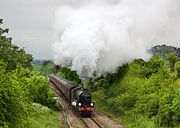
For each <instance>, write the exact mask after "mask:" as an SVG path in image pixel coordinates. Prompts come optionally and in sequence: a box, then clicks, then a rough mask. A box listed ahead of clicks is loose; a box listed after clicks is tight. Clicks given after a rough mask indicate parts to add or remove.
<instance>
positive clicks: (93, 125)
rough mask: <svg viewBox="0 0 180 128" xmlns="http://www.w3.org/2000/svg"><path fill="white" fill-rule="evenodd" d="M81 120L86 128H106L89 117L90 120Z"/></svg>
mask: <svg viewBox="0 0 180 128" xmlns="http://www.w3.org/2000/svg"><path fill="white" fill-rule="evenodd" d="M80 120H81V121H82V122H83V123H84V125H85V126H86V128H106V127H105V126H104V125H102V124H101V123H99V122H98V121H97V120H96V119H95V118H93V117H89V118H83V117H80Z"/></svg>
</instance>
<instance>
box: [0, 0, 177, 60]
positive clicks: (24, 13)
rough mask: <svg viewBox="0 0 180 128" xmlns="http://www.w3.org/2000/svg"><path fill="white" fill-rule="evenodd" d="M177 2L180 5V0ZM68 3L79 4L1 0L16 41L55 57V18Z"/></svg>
mask: <svg viewBox="0 0 180 128" xmlns="http://www.w3.org/2000/svg"><path fill="white" fill-rule="evenodd" d="M76 1H79V2H80V1H88V0H76ZM101 1H103V0H101ZM109 1H110V0H109ZM113 1H117V0H113ZM177 1H178V7H179V5H180V1H179V0H177ZM64 2H66V3H67V2H69V3H73V4H76V3H77V2H75V0H0V3H1V4H0V18H2V19H3V22H4V23H3V28H9V30H10V31H9V36H10V37H12V38H13V43H15V44H16V45H18V46H19V47H21V48H24V49H25V50H26V51H27V52H28V53H30V54H32V55H33V57H34V58H53V56H54V55H53V54H54V53H53V48H52V46H53V44H54V42H55V39H56V38H55V31H54V29H53V20H54V15H55V12H56V10H58V8H59V7H60V6H61V5H62V4H64ZM179 12H180V11H179Z"/></svg>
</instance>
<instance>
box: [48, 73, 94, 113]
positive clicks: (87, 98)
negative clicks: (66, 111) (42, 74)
mask: <svg viewBox="0 0 180 128" xmlns="http://www.w3.org/2000/svg"><path fill="white" fill-rule="evenodd" d="M49 82H50V84H51V85H53V86H54V87H55V88H56V89H57V90H58V91H59V92H60V93H61V94H62V95H64V97H65V98H66V99H67V100H68V101H69V102H70V103H71V105H72V106H73V107H74V108H75V109H76V110H77V111H78V113H79V114H80V115H81V116H91V114H92V112H93V107H94V103H93V102H92V101H91V94H90V92H89V91H88V90H87V89H82V88H81V87H79V86H77V85H75V84H73V83H71V82H69V81H67V80H65V79H63V78H60V77H58V76H55V75H49Z"/></svg>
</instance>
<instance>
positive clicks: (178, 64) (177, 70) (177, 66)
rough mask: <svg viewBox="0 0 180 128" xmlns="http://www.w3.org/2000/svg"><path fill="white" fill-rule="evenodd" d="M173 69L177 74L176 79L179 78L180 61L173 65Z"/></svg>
mask: <svg viewBox="0 0 180 128" xmlns="http://www.w3.org/2000/svg"><path fill="white" fill-rule="evenodd" d="M175 69H176V72H177V77H178V78H180V61H178V62H177V63H176V64H175Z"/></svg>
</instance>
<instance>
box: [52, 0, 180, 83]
mask: <svg viewBox="0 0 180 128" xmlns="http://www.w3.org/2000/svg"><path fill="white" fill-rule="evenodd" d="M177 1H178V0H76V1H75V0H68V1H67V0H66V1H63V2H62V6H60V7H59V9H58V10H57V11H56V13H55V20H54V25H53V26H54V29H55V31H56V33H57V40H56V42H55V44H54V46H53V49H54V53H55V63H56V64H58V65H62V66H66V67H70V68H71V69H72V70H76V71H77V73H78V74H79V75H80V77H81V79H82V80H83V81H85V80H87V79H88V78H89V77H92V74H93V72H96V73H98V74H102V73H107V72H108V73H113V72H115V71H116V69H117V67H118V66H121V65H122V64H124V63H127V62H130V61H132V60H133V59H135V58H142V59H145V60H147V59H148V58H149V57H150V56H151V55H150V54H149V53H148V52H147V49H149V48H150V47H151V46H154V45H156V43H157V44H161V43H163V44H164V43H166V42H167V43H168V44H169V45H170V44H173V45H175V46H179V44H178V42H179V41H180V38H179V37H178V35H179V34H180V32H179V30H178V27H179V28H180V24H179V23H180V22H179V21H180V18H179V15H178V14H179V10H178V5H179V3H178V2H177Z"/></svg>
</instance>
